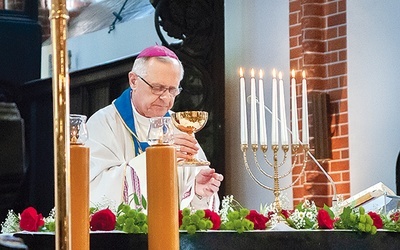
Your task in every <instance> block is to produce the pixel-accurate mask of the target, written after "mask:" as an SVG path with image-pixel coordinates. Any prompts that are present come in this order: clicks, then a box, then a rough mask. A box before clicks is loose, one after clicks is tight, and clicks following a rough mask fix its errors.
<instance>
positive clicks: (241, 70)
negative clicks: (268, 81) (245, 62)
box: [239, 67, 243, 78]
mask: <svg viewBox="0 0 400 250" xmlns="http://www.w3.org/2000/svg"><path fill="white" fill-rule="evenodd" d="M239 75H240V78H242V77H243V68H242V67H240V69H239Z"/></svg>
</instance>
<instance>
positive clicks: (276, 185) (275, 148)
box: [241, 144, 309, 214]
mask: <svg viewBox="0 0 400 250" xmlns="http://www.w3.org/2000/svg"><path fill="white" fill-rule="evenodd" d="M248 148H249V146H248V144H242V145H241V150H242V152H243V160H244V165H245V168H246V170H247V172H248V173H249V175H250V177H251V178H252V179H253V180H254V181H255V182H256V183H257V184H258V185H259V186H261V187H262V188H264V189H267V190H269V191H272V192H273V194H274V197H275V198H274V207H275V209H276V212H278V213H279V214H280V213H281V212H282V204H281V201H280V194H281V192H282V191H284V190H286V189H288V188H290V187H293V185H294V184H296V183H297V182H298V181H299V180H300V177H301V176H302V175H303V173H304V170H305V168H306V165H307V161H308V157H307V155H308V151H309V145H308V144H302V145H300V144H292V145H291V148H292V155H293V156H294V161H293V163H292V166H291V168H290V169H289V170H288V171H286V172H285V173H283V174H281V175H280V172H279V168H280V167H281V166H282V165H283V164H285V162H286V159H287V156H288V152H289V148H290V147H289V145H282V146H279V145H272V146H271V149H272V152H273V157H272V158H273V159H272V161H270V160H269V159H268V157H267V151H268V146H267V145H258V144H251V151H252V152H253V156H254V162H255V165H256V168H257V170H258V171H259V172H260V173H262V174H263V175H264V176H266V177H268V178H269V179H272V180H273V187H271V186H268V185H266V184H264V183H263V182H261V181H260V180H259V179H258V178H257V177H256V176H255V175H254V173H253V171H252V169H251V168H250V165H249V163H248V161H247V150H248ZM259 148H260V149H261V152H262V154H263V156H264V161H265V164H264V165H267V166H270V167H271V168H272V170H273V174H269V173H268V172H267V171H266V170H265V169H264V168H263V166H261V164H260V162H259V161H258V159H257V152H258V151H259ZM300 148H302V152H299V149H300ZM280 150H282V152H283V157H282V159H281V160H279V156H278V155H279V151H280ZM301 153H303V154H304V160H303V161H302V163H301V164H302V169H301V172H300V174H299V175H298V176H297V178H296V179H295V180H294V181H292V182H291V183H290V184H289V185H288V186H285V187H281V186H280V180H281V179H283V178H285V177H287V176H288V175H289V174H290V173H292V171H293V168H294V167H295V166H296V165H297V164H299V163H298V162H297V160H298V158H299V155H300V154H301Z"/></svg>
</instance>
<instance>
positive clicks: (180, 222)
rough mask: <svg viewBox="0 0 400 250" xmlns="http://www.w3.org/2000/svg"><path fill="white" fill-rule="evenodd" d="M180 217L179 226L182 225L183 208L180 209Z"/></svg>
mask: <svg viewBox="0 0 400 250" xmlns="http://www.w3.org/2000/svg"><path fill="white" fill-rule="evenodd" d="M178 217H179V227H181V226H182V219H183V214H182V210H179V211H178Z"/></svg>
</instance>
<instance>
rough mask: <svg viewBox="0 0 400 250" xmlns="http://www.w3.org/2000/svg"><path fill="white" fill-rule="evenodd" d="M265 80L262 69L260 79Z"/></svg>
mask: <svg viewBox="0 0 400 250" xmlns="http://www.w3.org/2000/svg"><path fill="white" fill-rule="evenodd" d="M262 78H263V71H262V69H260V79H262Z"/></svg>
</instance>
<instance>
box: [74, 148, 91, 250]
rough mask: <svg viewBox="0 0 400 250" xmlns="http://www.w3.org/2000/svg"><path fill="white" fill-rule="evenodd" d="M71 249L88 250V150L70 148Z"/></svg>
mask: <svg viewBox="0 0 400 250" xmlns="http://www.w3.org/2000/svg"><path fill="white" fill-rule="evenodd" d="M70 157H71V158H70V173H71V178H70V179H71V184H70V190H71V247H72V248H71V249H90V213H89V148H88V147H86V146H84V145H82V144H72V143H71V146H70Z"/></svg>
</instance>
